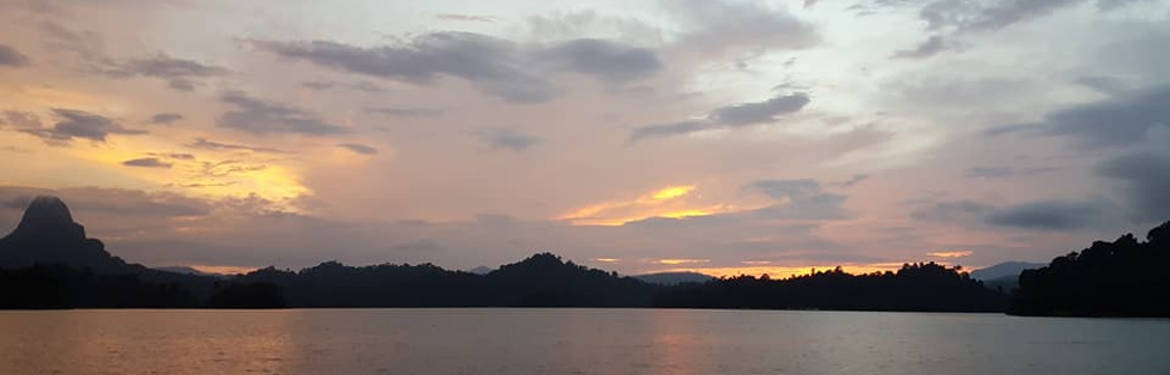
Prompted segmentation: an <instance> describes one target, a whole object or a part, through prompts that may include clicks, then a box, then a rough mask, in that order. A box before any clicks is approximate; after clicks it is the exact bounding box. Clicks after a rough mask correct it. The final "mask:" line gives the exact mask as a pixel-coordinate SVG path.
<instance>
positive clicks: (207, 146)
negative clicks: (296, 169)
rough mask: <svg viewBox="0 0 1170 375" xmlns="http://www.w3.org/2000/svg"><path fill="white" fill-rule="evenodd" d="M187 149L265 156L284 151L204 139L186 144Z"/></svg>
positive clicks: (197, 139)
mask: <svg viewBox="0 0 1170 375" xmlns="http://www.w3.org/2000/svg"><path fill="white" fill-rule="evenodd" d="M187 147H190V148H197V149H203V150H216V151H223V150H227V151H250V152H258V153H265V154H283V153H285V151H284V150H280V149H276V148H271V147H257V146H247V145H237V144H231V143H220V142H215V141H209V140H207V139H204V138H196V139H195V142H193V143H191V144H188V145H187Z"/></svg>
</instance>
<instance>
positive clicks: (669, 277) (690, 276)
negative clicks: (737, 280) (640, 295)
mask: <svg viewBox="0 0 1170 375" xmlns="http://www.w3.org/2000/svg"><path fill="white" fill-rule="evenodd" d="M634 278H635V279H638V280H642V281H643V282H647V283H651V284H655V285H678V284H682V283H705V282H708V281H711V280H714V279H715V278H714V277H711V276H707V275H704V274H701V273H697V272H660V273H648V274H644V275H637V276H634Z"/></svg>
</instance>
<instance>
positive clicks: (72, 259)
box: [0, 196, 127, 273]
mask: <svg viewBox="0 0 1170 375" xmlns="http://www.w3.org/2000/svg"><path fill="white" fill-rule="evenodd" d="M34 264H65V265H69V266H72V267H78V268H89V269H92V270H94V271H96V272H99V273H117V272H124V271H126V270H127V265H126V262H124V261H122V259H120V258H117V257H114V256H111V255H110V253H108V252H106V248H105V245H104V244H102V242H101V241H99V240H96V239H92V238H86V236H85V228H84V227H82V226H81V225H80V224H77V223H75V222H73V215H71V214H70V212H69V208H68V207H66V206H65V202H62V201H61V199H58V198H57V197H50V196H39V197H36V198H34V199H33V200H32V202H31V203H29V205H28V208H27V209H25V211H24V216H23V217H21V219H20V224H18V225H17V226H16V229H15V230H13V231H12V233H10V234H9V235H7V236H5V237H4V238H2V239H0V267H3V268H24V267H31V266H33V265H34Z"/></svg>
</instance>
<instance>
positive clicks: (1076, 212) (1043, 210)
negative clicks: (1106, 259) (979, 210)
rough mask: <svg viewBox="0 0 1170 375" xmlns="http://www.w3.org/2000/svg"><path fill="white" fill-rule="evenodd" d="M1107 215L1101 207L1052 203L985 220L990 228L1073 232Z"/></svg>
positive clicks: (1003, 211) (1004, 211)
mask: <svg viewBox="0 0 1170 375" xmlns="http://www.w3.org/2000/svg"><path fill="white" fill-rule="evenodd" d="M1103 213H1104V209H1103V208H1102V206H1101V205H1100V204H1095V203H1093V202H1077V201H1063V200H1050V201H1039V202H1030V203H1024V204H1020V205H1016V206H1010V207H1004V208H999V209H995V210H994V211H992V212H991V213H989V214H988V215H987V216H985V217H984V220H985V221H986V222H987V223H988V224H992V225H998V226H1006V227H1017V228H1024V229H1041V230H1072V229H1079V228H1084V227H1088V226H1089V225H1090V224H1093V223H1095V222H1097V220H1098V217H1100V216H1101V215H1102V214H1103Z"/></svg>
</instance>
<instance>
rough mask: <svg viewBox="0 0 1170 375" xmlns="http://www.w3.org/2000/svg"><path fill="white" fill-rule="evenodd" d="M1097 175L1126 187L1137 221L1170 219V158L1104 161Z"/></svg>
mask: <svg viewBox="0 0 1170 375" xmlns="http://www.w3.org/2000/svg"><path fill="white" fill-rule="evenodd" d="M1096 172H1097V173H1098V174H1099V175H1101V176H1104V177H1109V178H1112V179H1116V180H1118V181H1120V182H1121V183H1122V184H1123V185H1124V186H1125V189H1124V193H1125V196H1126V200H1127V201H1128V202H1129V205H1130V208H1131V210H1132V212H1133V215H1134V216H1135V218H1136V219H1137V220H1139V221H1143V222H1147V221H1163V220H1168V219H1170V157H1168V156H1166V155H1158V154H1154V153H1150V152H1139V153H1133V154H1128V155H1122V156H1118V157H1114V158H1111V159H1108V160H1106V161H1104V162H1102V163H1101V164H1099V165H1098V166H1097V168H1096Z"/></svg>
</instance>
